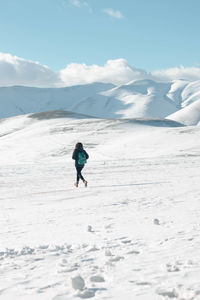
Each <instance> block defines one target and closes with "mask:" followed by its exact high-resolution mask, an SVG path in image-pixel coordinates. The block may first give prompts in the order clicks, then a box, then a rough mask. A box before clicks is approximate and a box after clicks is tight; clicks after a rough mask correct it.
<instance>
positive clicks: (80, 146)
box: [75, 143, 83, 149]
mask: <svg viewBox="0 0 200 300" xmlns="http://www.w3.org/2000/svg"><path fill="white" fill-rule="evenodd" d="M79 148H83V144H82V143H77V144H76V146H75V149H79Z"/></svg>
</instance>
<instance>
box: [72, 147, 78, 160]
mask: <svg viewBox="0 0 200 300" xmlns="http://www.w3.org/2000/svg"><path fill="white" fill-rule="evenodd" d="M72 159H74V160H77V159H78V158H77V150H76V149H75V150H74V152H73V154H72Z"/></svg>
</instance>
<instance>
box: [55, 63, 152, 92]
mask: <svg viewBox="0 0 200 300" xmlns="http://www.w3.org/2000/svg"><path fill="white" fill-rule="evenodd" d="M60 76H61V79H62V81H63V82H65V84H66V85H69V86H70V85H75V84H83V83H84V84H86V83H92V82H104V83H113V84H116V85H118V84H124V83H127V82H129V81H131V80H134V79H143V78H149V76H150V75H149V74H147V73H146V72H145V71H143V70H140V69H134V68H132V67H130V66H129V65H128V62H127V61H126V60H125V59H122V58H121V59H116V60H108V61H107V62H106V64H105V65H104V66H98V65H91V66H87V65H85V64H77V63H71V64H69V65H67V66H66V68H65V69H63V70H61V71H60Z"/></svg>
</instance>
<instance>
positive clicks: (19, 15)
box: [0, 0, 200, 71]
mask: <svg viewBox="0 0 200 300" xmlns="http://www.w3.org/2000/svg"><path fill="white" fill-rule="evenodd" d="M199 12H200V1H199V0H0V28H1V30H0V52H3V53H10V54H12V55H16V56H18V57H22V58H24V59H28V60H32V61H38V62H39V63H41V64H43V65H47V66H48V67H50V68H51V69H53V70H56V71H57V70H60V69H61V68H64V67H65V66H66V65H67V64H70V63H72V62H76V63H85V64H87V65H92V64H97V65H103V64H105V62H106V61H107V60H114V59H118V58H124V59H126V60H127V61H128V63H129V65H131V66H134V67H136V68H142V69H145V70H147V71H153V70H158V69H166V68H170V67H176V66H180V65H183V66H185V67H192V66H196V67H199V66H200V39H199V29H200V18H199Z"/></svg>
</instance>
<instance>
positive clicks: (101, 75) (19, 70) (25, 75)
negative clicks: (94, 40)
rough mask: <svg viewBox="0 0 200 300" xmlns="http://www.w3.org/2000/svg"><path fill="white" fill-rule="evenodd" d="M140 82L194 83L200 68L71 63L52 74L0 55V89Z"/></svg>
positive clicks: (120, 62) (121, 61)
mask: <svg viewBox="0 0 200 300" xmlns="http://www.w3.org/2000/svg"><path fill="white" fill-rule="evenodd" d="M143 79H152V80H157V81H172V80H175V79H184V80H188V81H195V80H200V68H197V67H192V68H185V67H182V66H181V67H179V68H178V67H176V68H170V69H166V70H158V71H154V72H152V73H148V72H146V71H144V70H142V69H137V68H133V67H131V66H130V65H129V64H128V62H127V61H126V60H125V59H122V58H121V59H116V60H108V61H107V62H106V63H105V65H103V66H99V65H90V66H88V65H86V64H78V63H71V64H68V65H67V66H66V67H65V68H64V69H62V70H60V71H59V72H55V71H53V70H51V69H50V68H48V67H47V66H44V65H41V64H40V63H38V62H33V61H30V60H26V59H23V58H20V57H17V56H13V55H11V54H5V53H0V86H11V85H24V86H38V87H61V86H72V85H78V84H89V83H93V82H104V83H113V84H115V85H120V84H126V83H128V82H129V81H133V80H143Z"/></svg>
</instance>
